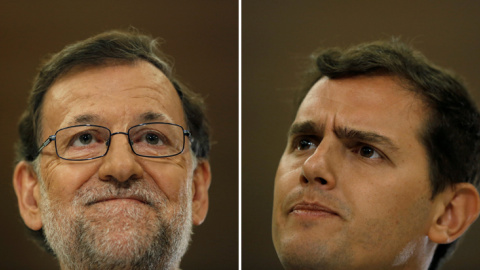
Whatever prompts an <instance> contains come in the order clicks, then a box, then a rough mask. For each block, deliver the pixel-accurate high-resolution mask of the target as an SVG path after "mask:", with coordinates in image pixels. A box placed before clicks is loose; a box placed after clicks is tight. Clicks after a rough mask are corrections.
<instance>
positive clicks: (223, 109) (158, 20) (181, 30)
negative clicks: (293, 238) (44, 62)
mask: <svg viewBox="0 0 480 270" xmlns="http://www.w3.org/2000/svg"><path fill="white" fill-rule="evenodd" d="M129 26H134V27H136V28H138V29H139V30H141V31H143V32H145V33H148V34H151V35H152V36H154V37H161V38H162V39H163V40H165V42H164V44H163V46H162V48H163V50H164V51H165V52H166V53H167V54H169V55H171V56H172V57H173V58H174V59H175V67H176V71H177V74H178V75H179V76H180V79H181V80H182V81H183V82H186V83H187V85H189V86H190V88H191V89H192V90H194V91H197V92H200V93H202V94H203V95H204V96H205V97H206V102H207V105H208V112H207V114H208V115H209V117H210V120H211V124H212V127H213V140H214V141H215V142H216V143H215V144H214V145H213V147H212V154H211V165H212V172H213V178H212V185H211V187H210V209H209V213H208V216H207V219H206V220H205V222H204V224H202V225H201V226H199V227H196V228H195V229H194V235H193V242H192V245H191V247H190V249H189V251H187V254H186V255H185V257H184V260H183V261H182V264H181V267H182V269H237V265H238V2H237V1H215V0H202V1H196V0H193V1H184V0H180V1H179V0H176V1H153V0H152V1H148V0H142V1H112V0H110V1H60V0H56V1H1V2H0V103H1V104H0V119H1V122H0V123H1V124H0V127H1V132H0V142H1V153H2V155H1V156H0V160H1V164H3V165H2V166H1V168H0V179H2V181H1V182H0V194H1V196H0V205H1V211H0V220H1V222H0V224H1V225H0V226H1V232H0V269H58V265H57V263H56V261H55V260H53V259H52V258H51V257H50V256H49V255H47V254H46V253H45V252H42V251H41V250H40V249H38V248H37V247H36V246H35V245H34V244H33V243H32V242H31V241H29V240H27V237H26V235H25V230H24V225H23V222H22V221H21V218H20V215H19V214H18V208H17V202H16V198H15V195H14V192H13V187H12V170H13V144H14V142H15V141H16V139H17V129H16V124H17V121H18V118H19V117H20V114H21V112H22V111H23V110H24V109H25V107H26V99H27V94H28V91H29V89H30V86H31V83H32V80H33V77H34V75H35V72H36V69H37V67H38V66H39V63H40V60H41V59H43V58H44V56H45V55H46V54H48V53H54V52H57V51H59V50H61V49H62V48H63V47H64V46H65V45H67V44H69V43H72V42H74V41H78V40H82V39H84V38H87V37H89V36H92V35H94V34H97V33H100V32H102V31H105V30H110V29H114V28H121V29H125V28H127V27H129Z"/></svg>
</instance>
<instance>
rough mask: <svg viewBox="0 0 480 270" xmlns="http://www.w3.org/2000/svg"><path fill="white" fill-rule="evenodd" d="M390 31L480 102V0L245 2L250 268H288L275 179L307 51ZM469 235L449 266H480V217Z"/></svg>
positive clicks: (245, 207) (245, 239)
mask: <svg viewBox="0 0 480 270" xmlns="http://www.w3.org/2000/svg"><path fill="white" fill-rule="evenodd" d="M391 36H399V37H401V38H402V40H403V41H407V42H409V43H411V44H413V46H414V47H416V48H417V49H419V50H420V51H422V52H423V53H424V54H425V55H426V56H427V57H428V58H429V59H430V60H432V61H433V62H435V63H437V64H438V65H440V66H443V67H446V68H450V69H452V70H454V71H456V72H457V73H458V74H460V75H461V76H463V77H464V78H465V79H466V81H467V82H468V84H469V86H470V89H471V90H472V92H474V93H473V94H474V96H475V99H476V101H477V103H478V101H480V95H479V94H480V92H479V91H480V76H479V75H478V72H479V69H480V2H478V1H462V0H461V1H399V0H394V1H356V0H343V1H333V0H330V1H326V0H323V1H307V0H301V1H286V0H282V1H280V0H278V1H255V0H243V1H242V225H243V227H242V268H243V269H281V266H280V263H279V262H278V259H277V257H276V254H275V250H274V248H273V244H272V241H271V229H270V226H271V212H272V201H273V182H274V177H275V172H276V168H277V165H278V161H279V160H280V156H281V155H282V152H283V149H284V147H285V144H286V132H287V129H288V127H289V126H290V124H291V122H292V121H293V117H294V113H295V112H294V110H293V105H292V104H293V102H292V98H293V97H294V95H293V92H294V91H295V90H297V89H298V87H299V86H300V83H299V82H300V75H301V73H302V72H303V71H304V67H305V63H306V62H307V60H308V59H307V58H308V56H309V55H310V54H311V53H312V52H313V51H314V50H316V49H317V48H319V47H331V46H341V47H345V46H348V45H353V44H357V43H360V42H366V41H372V40H376V39H385V38H387V39H388V38H389V37H391ZM465 238H466V239H465V241H464V242H463V243H462V245H460V248H459V249H458V250H457V254H456V255H455V256H454V259H453V260H452V261H450V263H449V264H448V265H446V266H445V267H444V269H455V270H458V269H480V256H479V254H480V253H479V248H478V246H479V243H480V221H477V222H476V224H475V225H474V226H473V227H472V228H471V229H470V231H469V232H468V233H467V235H466V237H465Z"/></svg>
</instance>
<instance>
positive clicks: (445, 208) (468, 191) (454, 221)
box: [428, 183, 480, 244]
mask: <svg viewBox="0 0 480 270" xmlns="http://www.w3.org/2000/svg"><path fill="white" fill-rule="evenodd" d="M434 205H435V206H434V207H435V210H434V211H435V214H434V220H433V223H432V225H431V227H430V230H429V232H428V237H429V238H430V240H432V241H433V242H435V243H438V244H448V243H451V242H453V241H455V240H456V239H458V238H459V237H460V236H462V234H463V233H464V232H465V231H466V230H467V229H468V227H469V226H470V225H471V224H472V223H473V222H474V221H475V220H476V219H477V217H478V214H479V211H480V197H479V195H478V192H477V189H476V188H475V186H473V185H472V184H470V183H458V184H455V186H454V187H452V188H447V189H446V190H445V191H444V192H442V193H440V194H439V195H437V197H436V198H435V200H434Z"/></svg>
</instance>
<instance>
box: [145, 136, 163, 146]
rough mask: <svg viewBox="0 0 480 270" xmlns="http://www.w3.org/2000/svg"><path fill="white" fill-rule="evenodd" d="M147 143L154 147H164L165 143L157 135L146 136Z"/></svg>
mask: <svg viewBox="0 0 480 270" xmlns="http://www.w3.org/2000/svg"><path fill="white" fill-rule="evenodd" d="M145 141H146V142H147V143H148V144H153V145H162V144H163V141H162V140H160V138H159V137H158V135H157V134H154V133H147V134H145Z"/></svg>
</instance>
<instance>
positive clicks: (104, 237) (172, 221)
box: [27, 61, 209, 269]
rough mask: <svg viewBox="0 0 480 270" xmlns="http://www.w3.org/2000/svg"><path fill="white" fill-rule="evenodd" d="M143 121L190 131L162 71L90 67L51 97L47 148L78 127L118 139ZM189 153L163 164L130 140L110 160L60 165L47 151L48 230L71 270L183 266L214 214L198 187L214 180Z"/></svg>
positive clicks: (44, 195)
mask: <svg viewBox="0 0 480 270" xmlns="http://www.w3.org/2000/svg"><path fill="white" fill-rule="evenodd" d="M144 122H169V123H175V124H179V125H181V126H183V127H184V128H187V127H186V123H185V117H184V114H183V109H182V104H181V101H180V99H179V97H178V94H177V93H176V91H175V89H174V88H173V86H172V84H171V83H170V82H169V80H168V79H167V78H166V77H165V76H164V75H163V74H162V72H160V71H159V70H158V69H156V68H155V67H154V66H153V65H151V64H149V63H147V62H144V61H139V62H137V63H136V64H133V65H116V66H107V67H96V68H87V69H84V70H77V71H74V72H71V73H69V74H67V75H66V76H64V77H62V78H61V79H60V80H58V81H57V82H55V83H54V85H53V86H52V87H51V89H50V90H49V91H48V92H47V94H46V96H45V99H44V104H43V111H42V128H43V130H42V137H41V139H42V141H43V140H45V139H46V138H47V137H48V136H49V135H51V134H55V132H56V131H57V130H58V129H61V128H64V127H68V126H72V125H77V124H95V125H100V126H105V127H107V128H109V129H110V130H111V131H112V133H113V132H126V131H127V130H128V128H129V127H131V126H134V125H138V124H141V123H144ZM185 144H186V145H185V150H184V152H183V153H182V154H180V155H177V156H173V157H167V158H157V159H154V158H146V157H140V156H137V155H135V154H134V153H133V152H132V150H131V148H130V145H129V142H128V140H127V137H126V136H124V135H115V136H113V137H112V139H111V143H110V148H109V151H108V154H107V155H106V156H104V157H102V158H99V159H95V160H90V161H67V160H63V159H60V158H58V157H57V155H56V153H55V147H54V144H53V143H51V144H50V145H48V146H47V147H46V148H44V149H43V151H42V155H41V158H40V163H39V174H40V177H41V179H43V184H42V185H40V186H41V187H40V188H39V189H38V190H40V191H39V193H40V194H41V195H40V196H37V197H40V198H41V199H40V200H39V206H40V212H41V223H42V227H43V229H44V231H45V234H46V236H47V239H48V242H49V244H50V245H51V246H52V248H53V249H54V251H55V252H56V253H57V255H58V256H59V260H60V262H61V263H62V264H63V266H64V267H71V266H72V265H71V264H78V262H79V261H87V262H89V263H90V264H93V265H97V267H101V265H102V264H103V265H109V264H110V265H112V266H113V265H117V267H128V268H129V269H130V268H132V265H133V264H137V265H140V264H142V263H147V264H151V263H155V264H160V265H162V267H164V268H170V267H172V266H176V264H178V262H179V260H180V258H181V256H182V255H183V253H184V252H185V250H186V247H187V245H188V241H189V239H190V233H191V224H192V217H193V223H195V224H200V223H201V222H202V221H203V218H204V217H205V214H206V209H205V207H206V206H205V205H203V206H200V207H199V206H198V205H196V204H195V198H198V197H204V196H206V194H202V195H199V194H198V192H203V191H205V192H206V189H205V187H199V186H198V185H197V184H198V183H197V182H196V181H195V180H194V179H195V178H196V177H197V176H198V175H199V174H200V176H205V174H204V173H205V172H204V171H203V172H200V173H198V172H197V170H196V168H195V167H194V166H195V161H194V158H193V155H192V153H191V151H190V144H189V142H188V140H186V143H185ZM208 176H209V175H208ZM200 182H201V183H206V182H205V181H203V182H202V181H200ZM207 182H208V181H207ZM192 201H194V202H193V203H194V205H193V207H194V208H193V213H192ZM199 208H200V210H199ZM27 225H28V222H27ZM172 264H173V265H172Z"/></svg>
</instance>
